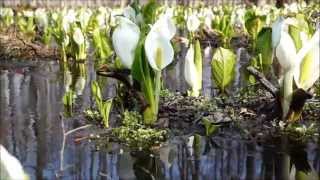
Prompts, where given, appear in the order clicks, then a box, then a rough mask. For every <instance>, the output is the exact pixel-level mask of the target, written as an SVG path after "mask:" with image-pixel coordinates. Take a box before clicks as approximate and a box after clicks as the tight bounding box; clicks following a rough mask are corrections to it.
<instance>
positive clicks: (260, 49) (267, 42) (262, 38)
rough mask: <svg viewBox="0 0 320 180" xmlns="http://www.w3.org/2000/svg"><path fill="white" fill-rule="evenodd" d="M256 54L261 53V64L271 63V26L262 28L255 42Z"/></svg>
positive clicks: (268, 64) (267, 64)
mask: <svg viewBox="0 0 320 180" xmlns="http://www.w3.org/2000/svg"><path fill="white" fill-rule="evenodd" d="M256 50H257V54H261V57H262V64H263V65H264V66H270V65H271V64H272V59H273V58H272V54H273V51H272V28H269V27H266V28H262V30H261V31H260V32H259V34H258V37H257V42H256Z"/></svg>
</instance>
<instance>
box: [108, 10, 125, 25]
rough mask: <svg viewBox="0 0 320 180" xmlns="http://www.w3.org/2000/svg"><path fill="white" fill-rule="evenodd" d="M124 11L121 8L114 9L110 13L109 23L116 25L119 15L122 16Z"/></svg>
mask: <svg viewBox="0 0 320 180" xmlns="http://www.w3.org/2000/svg"><path fill="white" fill-rule="evenodd" d="M122 13H123V11H122V10H121V9H112V10H111V13H110V20H109V25H110V26H112V27H114V26H117V20H118V19H119V18H118V16H121V15H122Z"/></svg>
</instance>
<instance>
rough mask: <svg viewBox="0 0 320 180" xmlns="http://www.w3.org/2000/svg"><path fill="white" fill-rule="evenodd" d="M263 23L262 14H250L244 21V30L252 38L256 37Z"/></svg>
mask: <svg viewBox="0 0 320 180" xmlns="http://www.w3.org/2000/svg"><path fill="white" fill-rule="evenodd" d="M263 25H264V21H263V17H262V16H252V17H250V18H248V19H247V20H246V21H245V27H246V30H247V32H248V33H249V35H250V36H251V37H252V38H253V39H255V38H256V37H257V35H258V32H260V30H261V29H262V27H263Z"/></svg>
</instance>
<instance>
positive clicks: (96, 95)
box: [91, 81, 102, 100]
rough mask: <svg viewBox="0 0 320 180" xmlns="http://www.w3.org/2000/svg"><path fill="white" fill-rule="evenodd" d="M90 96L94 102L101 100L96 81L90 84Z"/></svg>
mask: <svg viewBox="0 0 320 180" xmlns="http://www.w3.org/2000/svg"><path fill="white" fill-rule="evenodd" d="M91 91H92V96H93V97H94V98H95V99H96V100H102V95H101V89H100V87H99V84H98V82H97V81H93V82H92V84H91Z"/></svg>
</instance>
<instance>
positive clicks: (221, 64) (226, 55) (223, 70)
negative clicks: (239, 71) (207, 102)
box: [211, 47, 236, 92]
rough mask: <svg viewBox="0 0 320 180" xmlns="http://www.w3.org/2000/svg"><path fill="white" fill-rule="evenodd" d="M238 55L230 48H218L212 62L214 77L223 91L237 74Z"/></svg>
mask: <svg viewBox="0 0 320 180" xmlns="http://www.w3.org/2000/svg"><path fill="white" fill-rule="evenodd" d="M235 63H236V55H235V54H234V53H233V52H232V50H230V49H225V48H222V47H220V48H218V49H216V51H215V53H214V55H213V57H212V62H211V67H212V69H211V71H212V77H213V80H214V82H215V84H216V85H217V86H218V87H219V88H220V90H221V91H222V92H224V91H225V88H226V87H227V86H228V85H229V84H230V82H231V81H232V80H233V78H234V75H235Z"/></svg>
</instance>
